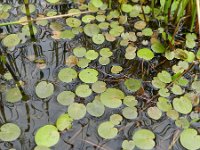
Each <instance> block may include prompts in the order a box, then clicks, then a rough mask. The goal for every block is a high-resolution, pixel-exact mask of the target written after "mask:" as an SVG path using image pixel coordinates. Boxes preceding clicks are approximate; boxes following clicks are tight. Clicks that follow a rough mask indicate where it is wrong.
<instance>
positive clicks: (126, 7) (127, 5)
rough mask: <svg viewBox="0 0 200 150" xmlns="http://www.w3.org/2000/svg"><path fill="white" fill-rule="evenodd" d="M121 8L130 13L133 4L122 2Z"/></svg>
mask: <svg viewBox="0 0 200 150" xmlns="http://www.w3.org/2000/svg"><path fill="white" fill-rule="evenodd" d="M121 9H122V11H123V12H126V13H129V12H131V11H132V10H133V6H132V5H130V4H122V5H121Z"/></svg>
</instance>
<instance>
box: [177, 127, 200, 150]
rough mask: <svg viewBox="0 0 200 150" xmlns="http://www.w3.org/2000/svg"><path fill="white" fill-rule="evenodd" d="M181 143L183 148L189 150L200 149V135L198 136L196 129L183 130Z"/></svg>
mask: <svg viewBox="0 0 200 150" xmlns="http://www.w3.org/2000/svg"><path fill="white" fill-rule="evenodd" d="M180 141H181V144H182V145H183V147H185V148H186V149H189V150H198V149H200V142H199V141H200V135H198V133H197V131H196V130H195V129H192V128H189V129H185V130H183V132H182V133H181V135H180Z"/></svg>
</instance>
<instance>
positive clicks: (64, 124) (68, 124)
mask: <svg viewBox="0 0 200 150" xmlns="http://www.w3.org/2000/svg"><path fill="white" fill-rule="evenodd" d="M72 121H73V119H72V118H71V117H70V116H69V115H68V114H61V115H60V116H59V117H58V119H57V121H56V127H57V129H58V130H59V131H64V130H66V129H67V130H68V129H71V128H72Z"/></svg>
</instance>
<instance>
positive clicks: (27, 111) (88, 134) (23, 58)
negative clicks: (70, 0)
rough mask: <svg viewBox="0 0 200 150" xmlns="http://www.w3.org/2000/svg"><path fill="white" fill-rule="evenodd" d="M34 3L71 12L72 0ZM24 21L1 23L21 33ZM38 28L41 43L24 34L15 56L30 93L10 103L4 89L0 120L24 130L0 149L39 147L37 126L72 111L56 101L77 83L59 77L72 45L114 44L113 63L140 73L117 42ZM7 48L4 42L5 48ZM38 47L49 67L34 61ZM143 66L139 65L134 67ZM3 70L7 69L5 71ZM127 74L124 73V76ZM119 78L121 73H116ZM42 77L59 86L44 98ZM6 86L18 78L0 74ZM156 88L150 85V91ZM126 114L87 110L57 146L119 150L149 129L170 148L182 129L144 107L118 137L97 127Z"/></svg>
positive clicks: (159, 146)
mask: <svg viewBox="0 0 200 150" xmlns="http://www.w3.org/2000/svg"><path fill="white" fill-rule="evenodd" d="M0 2H1V3H8V4H11V5H12V6H13V7H17V6H19V4H21V3H22V1H20V0H19V1H15V0H1V1H0ZM31 3H35V4H36V5H37V12H38V13H43V10H44V9H49V8H53V9H57V11H58V12H59V11H62V12H67V9H69V8H70V7H71V4H69V5H64V6H48V5H46V4H45V3H44V1H38V0H32V1H31ZM12 12H13V14H12V15H11V20H12V19H14V18H15V17H18V15H17V14H18V9H17V8H16V9H15V8H14V9H13V10H12ZM20 28H21V26H19V25H14V26H9V27H1V29H2V31H3V32H4V33H16V32H18V31H19V30H20ZM38 31H39V33H38V34H37V35H36V38H37V39H39V40H37V42H36V43H32V42H31V40H30V39H25V41H26V40H27V41H26V42H25V43H24V44H22V45H21V46H19V47H17V48H16V49H15V50H14V51H13V52H12V53H10V56H11V57H12V62H15V65H14V68H13V71H14V72H15V73H16V76H17V77H18V78H19V80H22V81H24V83H25V84H24V86H23V89H24V91H25V93H26V94H27V95H28V96H29V98H28V100H27V101H21V102H19V103H15V104H8V103H6V102H5V93H0V98H1V99H0V100H1V103H0V123H1V124H4V123H6V122H13V123H16V124H18V125H19V127H20V128H21V130H22V135H21V136H20V138H19V139H18V140H16V141H14V142H2V141H0V149H1V150H8V149H9V148H15V149H16V150H32V149H33V148H34V147H35V143H34V135H35V132H36V131H37V129H38V128H39V127H41V126H43V125H46V124H55V121H56V119H57V118H58V116H59V115H60V114H62V113H65V112H66V111H67V107H65V106H61V105H60V104H58V103H57V101H56V96H57V95H58V94H59V93H60V92H61V91H63V90H72V91H74V89H75V86H76V85H77V84H78V83H79V82H78V81H77V82H76V83H75V84H64V83H61V82H59V81H58V80H57V77H56V76H57V72H58V70H59V68H61V67H63V66H64V62H65V59H66V58H67V57H68V56H69V55H70V54H71V50H72V49H73V48H74V47H76V46H77V45H82V46H85V47H86V48H87V49H100V48H101V47H105V46H106V47H110V48H111V49H112V50H114V51H115V56H118V57H114V58H115V59H114V60H113V62H114V63H119V64H120V65H121V66H123V68H124V70H125V71H124V75H125V74H126V73H127V72H128V71H129V70H130V66H132V72H131V75H134V76H138V74H141V72H139V71H138V70H139V68H138V67H140V62H139V61H133V62H129V61H125V60H124V59H122V57H120V56H123V53H122V52H121V51H120V49H119V48H118V45H117V44H116V43H105V44H104V45H102V46H100V47H97V46H96V45H93V44H92V42H91V41H90V40H89V39H87V37H85V36H84V35H81V36H78V37H76V38H75V39H74V40H73V41H55V40H52V38H51V37H50V30H49V28H48V27H41V28H40V29H39V30H38ZM0 49H1V50H2V47H1V48H0ZM34 50H37V51H38V54H39V56H38V58H40V59H41V58H43V59H44V60H45V61H46V62H47V67H46V68H45V69H43V70H40V69H38V68H37V66H36V64H35V63H34V62H33V61H32V60H31V58H34V56H35V51H34ZM135 66H138V67H135ZM90 67H93V68H97V69H98V70H99V71H100V72H101V74H100V78H101V79H102V80H105V79H106V80H110V81H112V80H113V79H115V77H112V76H109V74H108V73H106V72H108V70H109V68H110V66H107V67H101V66H97V63H96V62H94V63H91V64H90ZM1 71H2V70H1ZM121 77H123V75H122V76H121ZM116 78H118V77H116ZM40 80H48V81H50V82H52V83H54V85H55V87H56V89H55V93H54V95H53V96H52V97H50V98H49V99H45V100H41V99H39V98H37V96H36V95H35V92H34V90H35V88H34V87H35V84H36V83H37V82H38V81H40ZM0 83H1V85H3V84H4V85H6V86H7V87H10V86H12V85H14V84H15V83H14V82H13V81H11V82H8V81H5V80H3V79H0ZM108 83H109V85H108V86H109V87H112V86H115V87H119V88H121V83H120V82H108ZM149 93H150V94H152V93H151V89H150V90H149ZM94 96H95V95H93V96H91V97H89V98H88V99H87V100H86V101H84V102H83V101H82V100H81V99H80V98H77V99H76V101H77V102H82V103H84V104H87V103H88V102H89V101H91V100H92V99H93V97H94ZM138 100H139V106H138V108H140V109H142V108H143V106H144V102H143V100H140V99H138ZM114 113H121V108H119V109H117V110H116V109H107V110H106V111H105V113H104V115H103V116H102V117H100V118H95V117H92V116H90V115H89V114H87V116H86V117H85V118H84V119H81V120H79V121H74V123H73V128H72V129H70V130H68V131H64V132H62V133H60V134H61V139H60V141H59V143H58V144H57V145H56V146H54V147H52V148H51V149H52V150H120V149H121V143H122V141H123V140H125V139H131V137H132V134H133V132H134V131H135V129H136V128H138V127H142V128H148V129H150V130H152V131H153V132H154V133H155V134H156V147H155V150H167V149H168V147H169V145H170V143H171V142H172V139H173V136H174V135H175V133H176V132H178V131H179V129H177V128H176V126H175V125H174V121H172V120H170V119H168V118H167V117H166V116H163V117H162V118H161V119H160V120H159V121H153V120H151V119H149V118H148V117H147V116H146V114H145V113H144V112H140V113H139V117H138V118H137V119H135V120H131V121H130V120H129V121H128V120H125V119H124V120H123V121H122V123H121V124H120V125H119V126H118V128H119V129H120V132H119V134H118V136H117V137H116V138H114V139H112V140H103V139H102V138H100V137H99V136H98V133H97V126H98V125H99V124H100V123H101V122H102V121H106V120H108V119H109V117H110V115H111V114H114ZM172 149H173V150H182V149H183V148H182V147H181V145H180V144H179V142H176V144H175V145H174V146H173V148H172Z"/></svg>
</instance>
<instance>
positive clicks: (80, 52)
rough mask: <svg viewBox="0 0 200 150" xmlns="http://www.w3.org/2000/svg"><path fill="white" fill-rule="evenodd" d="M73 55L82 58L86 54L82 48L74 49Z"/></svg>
mask: <svg viewBox="0 0 200 150" xmlns="http://www.w3.org/2000/svg"><path fill="white" fill-rule="evenodd" d="M73 53H74V55H75V56H77V57H83V56H85V54H86V49H85V48H84V47H76V48H74V49H73Z"/></svg>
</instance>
